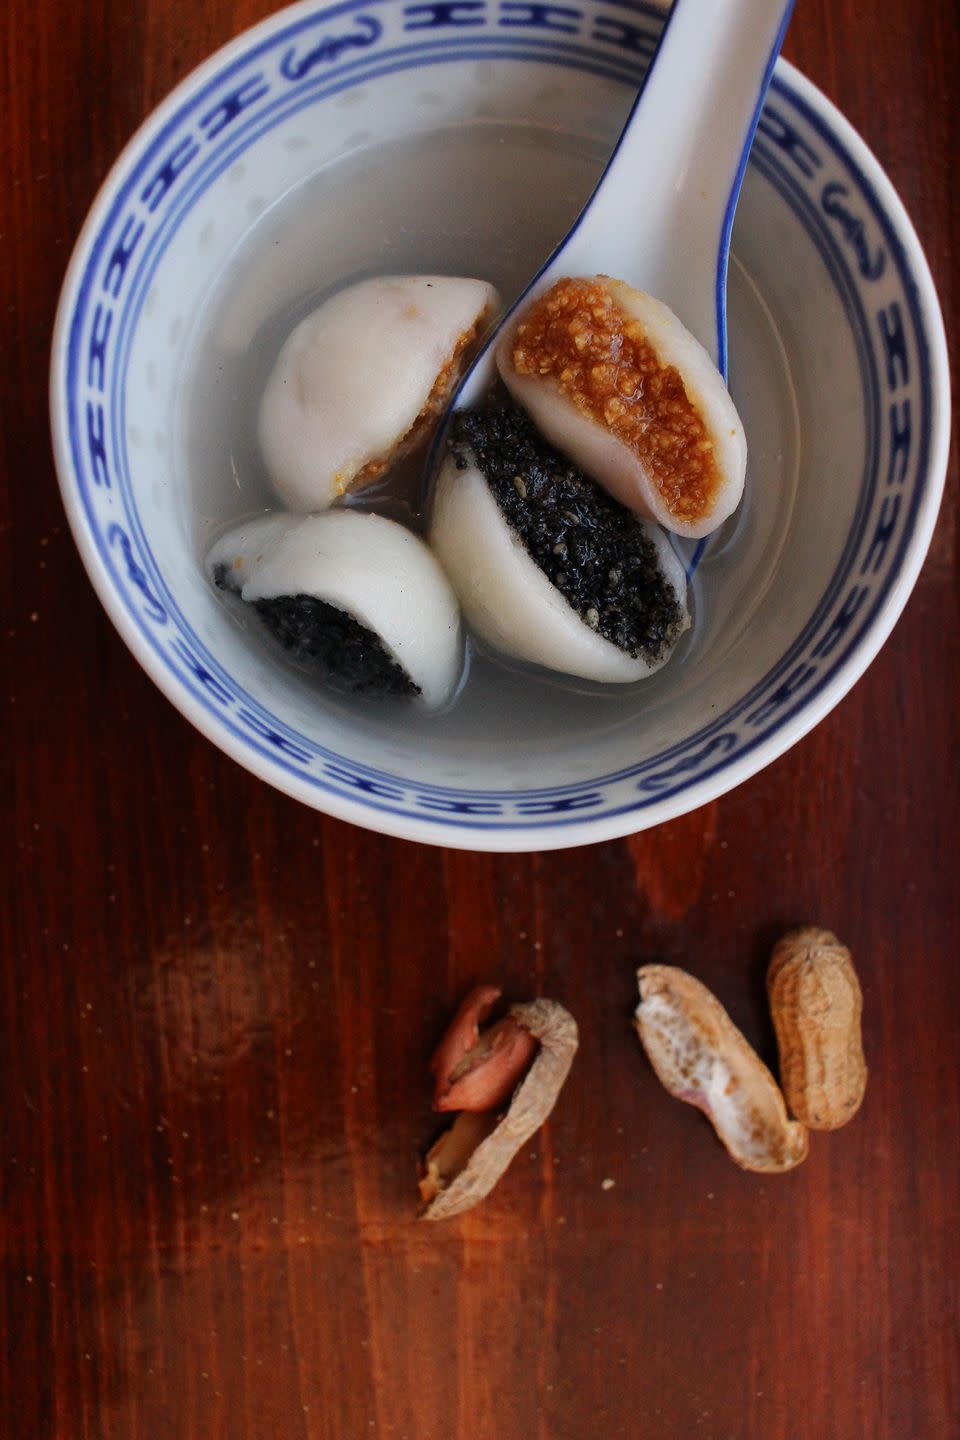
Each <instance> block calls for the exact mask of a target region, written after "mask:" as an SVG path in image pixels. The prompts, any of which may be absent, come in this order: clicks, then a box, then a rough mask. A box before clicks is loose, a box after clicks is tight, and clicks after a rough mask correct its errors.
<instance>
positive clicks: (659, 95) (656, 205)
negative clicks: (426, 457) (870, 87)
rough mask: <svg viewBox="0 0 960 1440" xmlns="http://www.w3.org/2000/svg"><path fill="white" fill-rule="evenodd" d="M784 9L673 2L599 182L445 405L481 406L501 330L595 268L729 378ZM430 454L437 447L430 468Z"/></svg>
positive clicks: (770, 4)
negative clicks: (755, 169)
mask: <svg viewBox="0 0 960 1440" xmlns="http://www.w3.org/2000/svg"><path fill="white" fill-rule="evenodd" d="M792 8H793V0H674V3H673V7H672V9H671V10H670V13H669V15H668V17H667V21H666V25H665V27H664V30H663V34H662V36H661V39H660V44H659V46H658V48H657V52H656V54H655V56H654V58H653V61H652V62H651V66H650V70H649V71H648V73H647V76H646V79H645V81H644V83H643V85H642V87H641V89H640V92H639V94H638V96H637V99H636V101H635V102H634V105H633V109H632V110H631V112H630V115H629V117H628V119H627V123H626V125H625V126H624V129H623V133H622V134H621V136H620V139H619V141H618V143H617V147H616V149H615V150H614V152H613V154H612V156H611V157H610V160H609V162H608V164H607V167H606V169H605V170H604V172H603V175H602V176H601V177H600V180H599V182H598V184H597V186H596V189H595V190H594V192H593V194H592V195H591V197H590V199H589V200H588V201H587V203H586V205H585V206H584V208H583V210H582V211H581V212H580V215H579V217H578V219H577V220H576V222H575V223H574V225H573V226H572V228H571V229H570V231H569V232H568V233H567V235H566V236H565V238H564V239H563V240H562V241H561V242H560V244H559V245H558V246H557V248H556V249H555V250H554V252H553V254H552V255H551V256H550V258H549V260H548V261H547V262H546V264H545V265H544V267H543V269H542V270H541V271H540V273H539V274H538V275H537V276H536V277H535V278H534V279H533V280H532V281H531V283H530V284H529V285H528V286H527V288H526V289H525V290H524V292H523V294H522V295H521V296H520V297H519V299H518V300H517V301H516V302H515V303H514V305H513V306H512V307H511V310H510V312H509V314H508V315H506V316H504V319H503V320H502V321H501V324H500V326H498V328H497V330H496V331H495V332H494V333H493V334H492V335H491V336H490V337H489V339H488V340H487V342H486V344H485V346H484V348H483V350H482V351H481V353H480V354H479V355H478V357H477V359H476V360H475V361H474V363H473V365H472V366H471V368H470V369H469V370H468V372H467V374H466V375H465V376H464V378H463V380H462V381H461V383H460V385H459V387H458V389H457V392H456V394H455V395H454V397H453V400H452V402H451V405H450V409H451V410H459V409H464V408H470V407H472V406H476V405H478V404H479V403H480V401H481V400H482V398H483V395H484V393H485V392H486V391H487V390H488V389H489V387H490V386H491V384H492V383H493V380H494V376H495V373H496V367H495V363H494V346H495V344H496V340H497V337H498V336H499V334H500V331H501V329H502V327H503V325H504V324H505V323H506V322H507V320H508V319H509V317H510V315H512V314H513V313H514V312H515V311H516V310H517V309H518V308H519V307H520V306H526V305H527V304H528V303H529V302H530V301H531V300H533V299H535V298H536V297H537V296H538V295H539V294H541V293H542V292H543V291H544V290H546V289H547V288H548V287H549V286H550V285H552V284H553V283H554V281H556V280H558V279H560V278H561V277H562V276H567V275H595V274H597V273H604V274H607V275H612V276H615V277H616V278H618V279H620V280H626V281H627V282H628V283H629V284H630V285H633V286H635V287H636V288H637V289H639V290H645V291H647V292H648V293H649V294H651V295H655V296H656V297H657V298H658V299H659V300H662V301H664V302H665V304H667V305H669V306H670V308H671V310H673V311H674V312H675V313H676V314H677V315H678V316H679V317H680V319H681V320H682V321H683V323H684V324H685V325H686V327H687V329H688V330H690V331H692V333H693V334H694V335H695V336H696V337H697V339H698V340H699V341H700V342H701V344H702V345H704V346H705V348H706V349H707V351H708V352H709V353H710V355H711V356H712V357H713V359H714V360H715V361H716V363H717V366H718V368H719V369H720V371H721V372H722V374H723V375H724V378H726V376H727V343H726V289H727V259H728V256H729V251H730V231H731V228H732V226H733V214H734V210H735V208H736V203H737V198H738V196H739V194H740V186H741V183H742V181H743V175H744V171H745V169H746V164H747V157H748V155H749V152H750V146H751V143H752V141H753V135H754V131H755V129H756V125H757V121H758V119H759V116H760V108H761V106H762V104H763V98H764V96H765V94H766V92H767V86H768V85H769V83H770V77H771V75H772V73H773V66H774V62H775V60H776V58H777V55H778V53H779V51H780V45H781V43H782V40H783V35H784V31H785V30H786V27H787V21H788V20H789V18H790V11H791V9H792ZM445 428H446V427H445V426H442V427H440V431H438V436H437V441H438V442H439V441H440V439H441V434H442V431H443V430H444V429H445ZM439 458H440V444H439V443H435V445H434V449H433V454H432V456H431V465H430V470H431V471H432V469H433V462H435V461H436V460H438V459H439Z"/></svg>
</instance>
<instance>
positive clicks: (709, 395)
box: [497, 275, 747, 539]
mask: <svg viewBox="0 0 960 1440" xmlns="http://www.w3.org/2000/svg"><path fill="white" fill-rule="evenodd" d="M497 364H498V367H499V370H500V374H501V376H502V378H503V381H504V383H505V384H506V386H507V388H508V389H509V391H510V393H511V394H512V395H513V397H514V399H515V400H516V401H517V403H518V404H520V405H522V406H523V408H524V409H525V410H526V411H527V413H528V414H529V415H530V416H531V417H532V419H533V420H534V421H535V422H536V424H537V426H538V427H539V429H540V430H541V432H542V433H543V434H544V435H545V436H546V438H547V439H548V440H550V441H551V442H552V443H553V444H554V445H556V446H557V447H558V448H559V449H560V450H562V451H563V452H564V454H566V455H568V456H569V457H570V458H571V459H572V460H574V461H575V462H576V464H578V465H580V466H581V467H582V468H583V469H584V470H585V471H586V472H587V474H588V475H590V476H592V478H593V479H594V480H596V481H597V482H598V483H599V484H601V485H603V486H604V488H605V489H606V490H608V491H609V492H610V494H611V495H613V496H614V497H615V498H616V499H617V500H619V501H620V502H621V504H623V505H626V506H627V507H628V508H629V509H631V510H634V511H635V512H636V513H637V514H638V515H643V516H645V517H647V518H648V519H651V520H655V521H656V522H657V523H658V524H660V525H663V526H664V527H665V528H666V529H667V530H671V531H673V532H674V533H675V534H677V535H683V536H687V537H689V538H692V539H693V538H699V537H701V536H703V535H708V534H710V533H711V531H713V530H716V528H717V527H718V526H719V525H721V524H722V523H723V521H724V520H726V519H727V517H728V516H729V515H731V514H732V512H733V511H734V510H735V509H736V507H737V505H738V504H739V503H740V498H741V496H742V494H743V485H744V477H745V474H746V465H747V442H746V437H745V436H744V432H743V426H742V424H741V422H740V417H739V416H738V414H737V411H736V407H735V406H734V403H733V401H732V399H731V398H730V394H729V392H728V390H727V387H726V385H725V384H724V380H723V376H722V375H721V374H720V372H719V370H718V369H717V367H716V366H715V365H714V363H713V361H712V360H711V358H710V356H709V355H708V354H707V351H706V350H705V349H704V348H703V346H702V345H701V344H700V342H699V341H698V340H697V339H696V338H695V337H694V336H693V335H692V334H691V333H690V331H689V330H687V329H686V327H685V326H684V325H683V324H681V322H680V321H679V320H678V319H677V316H676V315H675V314H674V313H673V311H672V310H670V309H669V308H668V307H667V306H666V305H664V304H662V303H661V302H660V301H659V300H655V299H654V298H653V296H651V295H646V294H644V293H643V292H642V291H640V290H634V289H633V288H632V286H630V285H627V284H625V283H624V282H623V281H622V280H611V279H610V278H609V277H608V276H606V275H597V276H593V277H589V278H583V279H564V280H558V281H557V282H556V283H555V284H554V285H553V286H551V287H550V289H548V290H547V291H546V292H545V294H543V295H541V296H539V297H537V298H536V299H535V300H534V301H533V302H532V303H531V304H530V305H528V306H527V307H526V308H525V309H523V310H521V312H520V313H519V315H518V317H517V318H516V320H514V321H512V322H511V323H510V324H509V325H508V327H507V329H506V332H505V334H504V336H503V338H502V339H501V340H500V342H499V343H498V346H497Z"/></svg>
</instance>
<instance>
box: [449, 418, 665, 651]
mask: <svg viewBox="0 0 960 1440" xmlns="http://www.w3.org/2000/svg"><path fill="white" fill-rule="evenodd" d="M451 448H452V450H453V453H454V455H455V457H456V462H457V465H458V466H459V468H460V469H461V470H464V469H466V468H467V466H468V465H469V464H470V463H471V458H473V459H475V461H476V463H477V465H478V466H479V468H480V470H481V471H482V472H483V474H484V476H485V477H486V480H487V484H488V485H489V486H490V490H491V493H492V494H493V496H494V498H495V499H496V501H497V504H498V505H499V506H500V509H501V511H502V512H503V515H504V517H505V519H506V520H507V522H508V524H509V525H510V526H511V528H512V529H513V530H514V532H515V533H516V534H517V535H518V536H519V538H520V540H521V541H522V542H523V545H524V546H525V548H526V550H527V551H528V553H529V555H530V558H531V559H532V560H533V561H534V563H535V564H536V565H537V567H538V568H539V569H540V570H541V571H542V572H543V574H544V575H546V577H547V579H548V580H549V581H550V582H551V584H553V585H555V586H556V587H557V589H558V590H559V591H560V592H561V594H562V595H563V597H564V599H565V600H567V601H568V603H569V604H570V605H571V606H572V607H573V609H574V610H575V611H576V612H577V614H578V615H579V616H580V619H581V620H582V621H583V622H584V624H585V625H589V626H590V628H591V630H596V631H597V633H598V634H599V635H602V636H603V638H604V639H605V640H609V641H610V642H611V643H612V644H613V645H616V646H617V648H618V649H620V650H623V651H625V652H626V654H628V655H631V656H633V657H634V658H636V657H637V656H640V655H642V656H643V657H644V658H645V659H646V660H649V661H655V660H658V659H660V658H661V656H662V655H663V653H664V651H665V650H666V649H667V648H668V647H669V646H670V645H672V643H673V641H674V640H675V639H676V637H677V633H678V631H679V629H680V627H681V624H682V622H683V608H682V606H681V603H680V599H679V597H678V596H677V593H676V591H675V590H674V588H673V586H672V585H671V584H670V582H669V580H668V579H667V577H666V575H665V573H664V571H663V567H662V565H661V563H660V557H659V555H658V554H657V549H656V546H655V545H654V544H653V542H652V540H651V539H650V538H649V536H648V535H647V534H646V532H645V530H644V528H643V525H642V524H641V523H640V521H639V520H638V519H637V517H636V516H635V515H633V514H632V513H631V512H630V511H629V510H627V509H626V508H625V507H624V506H623V505H620V504H618V503H617V501H616V500H613V499H611V497H610V496H609V495H607V494H606V492H605V491H604V490H601V489H600V487H599V486H598V485H596V484H594V482H593V481H592V480H590V479H589V478H588V477H587V476H586V475H584V473H583V471H582V470H580V469H578V468H577V466H575V465H573V464H572V463H571V462H570V461H569V460H568V459H567V458H566V456H564V455H562V454H561V453H560V452H559V451H558V450H555V449H554V448H553V446H552V445H549V444H548V443H547V441H546V440H544V438H543V436H542V435H541V434H540V432H539V430H537V428H536V426H535V425H534V423H533V421H532V420H531V419H530V418H529V416H527V415H526V414H525V413H524V411H522V410H521V409H519V407H518V406H516V405H513V404H512V403H510V402H509V401H506V402H503V401H499V400H497V401H495V402H491V403H490V404H488V405H487V406H486V407H484V408H483V409H481V410H470V411H461V412H460V413H459V414H457V415H456V416H454V419H453V426H452V439H451ZM471 452H472V455H471Z"/></svg>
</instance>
